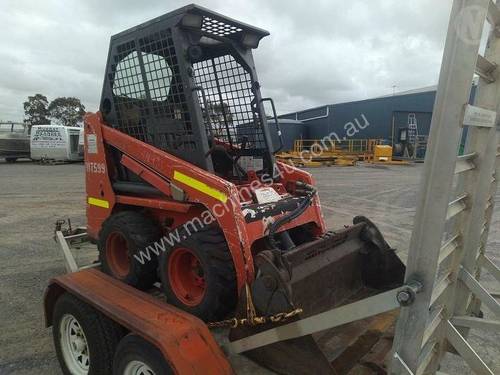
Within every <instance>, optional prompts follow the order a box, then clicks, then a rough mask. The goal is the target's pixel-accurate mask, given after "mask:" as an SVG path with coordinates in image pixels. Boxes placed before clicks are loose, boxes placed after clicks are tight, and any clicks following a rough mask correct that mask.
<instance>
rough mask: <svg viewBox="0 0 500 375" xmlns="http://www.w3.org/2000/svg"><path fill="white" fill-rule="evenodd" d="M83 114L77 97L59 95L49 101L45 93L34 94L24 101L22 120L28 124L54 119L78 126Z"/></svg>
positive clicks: (82, 107) (39, 123)
mask: <svg viewBox="0 0 500 375" xmlns="http://www.w3.org/2000/svg"><path fill="white" fill-rule="evenodd" d="M84 114H85V106H84V105H83V104H82V103H81V101H80V99H78V98H73V97H67V98H66V97H61V98H56V99H54V100H53V101H51V102H50V103H49V101H48V99H47V97H46V96H45V95H42V94H35V95H33V96H28V99H27V100H26V101H25V102H24V115H25V119H24V121H25V122H26V123H28V124H30V125H48V124H51V123H52V121H54V122H55V123H57V124H60V125H64V126H78V125H79V123H81V122H82V121H83V115H84Z"/></svg>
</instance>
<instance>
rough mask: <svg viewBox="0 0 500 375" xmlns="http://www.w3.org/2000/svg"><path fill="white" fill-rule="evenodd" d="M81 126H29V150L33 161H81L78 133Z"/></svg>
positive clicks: (80, 137)
mask: <svg viewBox="0 0 500 375" xmlns="http://www.w3.org/2000/svg"><path fill="white" fill-rule="evenodd" d="M82 130H83V128H80V127H74V126H63V125H35V126H33V127H32V128H31V139H30V152H31V159H32V160H35V161H47V160H51V161H67V162H72V161H82V160H83V149H82V147H81V139H82V138H83V137H82V136H81V135H80V134H81V132H82Z"/></svg>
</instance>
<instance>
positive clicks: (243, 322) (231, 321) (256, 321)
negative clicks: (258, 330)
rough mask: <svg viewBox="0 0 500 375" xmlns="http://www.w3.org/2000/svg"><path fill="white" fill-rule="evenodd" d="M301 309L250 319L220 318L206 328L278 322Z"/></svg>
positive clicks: (291, 316)
mask: <svg viewBox="0 0 500 375" xmlns="http://www.w3.org/2000/svg"><path fill="white" fill-rule="evenodd" d="M302 311H303V310H302V309H295V310H292V311H289V312H281V313H277V314H274V315H270V316H255V317H253V318H252V319H248V318H242V319H237V318H232V319H226V320H221V321H220V322H211V323H207V326H208V328H222V327H230V328H236V327H238V326H256V325H260V324H265V323H268V322H271V323H280V322H284V321H286V320H287V319H290V318H293V317H294V316H297V315H299V314H301V313H302Z"/></svg>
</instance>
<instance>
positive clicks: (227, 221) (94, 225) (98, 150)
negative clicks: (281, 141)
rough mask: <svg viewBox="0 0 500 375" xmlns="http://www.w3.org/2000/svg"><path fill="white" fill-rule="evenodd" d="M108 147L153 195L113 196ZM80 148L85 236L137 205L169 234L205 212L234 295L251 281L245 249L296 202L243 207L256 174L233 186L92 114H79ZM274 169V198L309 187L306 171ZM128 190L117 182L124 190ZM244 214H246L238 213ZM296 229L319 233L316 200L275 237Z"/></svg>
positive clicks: (255, 182) (257, 182)
mask: <svg viewBox="0 0 500 375" xmlns="http://www.w3.org/2000/svg"><path fill="white" fill-rule="evenodd" d="M111 148H112V149H114V150H118V151H120V153H121V154H122V156H121V158H120V160H119V163H120V165H121V166H124V167H125V168H127V169H128V170H130V171H132V172H134V173H135V174H136V175H137V176H139V177H140V178H141V179H142V180H144V181H145V182H147V183H148V184H149V186H148V187H152V188H153V190H155V191H156V192H157V193H158V197H151V196H149V197H137V196H134V195H133V194H131V193H129V192H119V190H120V188H123V183H120V182H119V181H118V182H117V180H116V179H117V175H116V169H115V164H114V162H113V160H112V157H113V156H112V155H111V152H110V149H111ZM85 149H86V159H85V165H86V186H87V218H88V224H87V232H88V235H89V236H90V237H91V238H93V239H97V238H98V236H99V231H100V229H101V226H102V224H103V222H104V220H106V218H108V217H109V216H110V215H111V214H112V213H116V212H119V211H120V210H125V209H127V208H134V207H144V208H145V209H147V210H148V211H149V212H150V213H151V214H152V215H153V216H155V218H156V219H157V221H158V222H159V223H163V222H166V221H167V220H168V221H169V222H170V225H169V226H168V228H167V229H169V230H175V228H178V227H180V226H182V225H185V224H186V223H192V220H193V218H196V217H198V218H201V219H203V218H206V217H208V216H207V215H204V214H203V213H204V212H207V211H208V212H209V213H210V215H211V217H210V218H208V219H207V220H210V221H211V220H212V218H215V220H216V221H217V223H218V224H219V226H220V228H221V229H222V230H223V232H224V236H225V238H226V241H227V243H228V246H229V250H230V252H231V256H232V259H233V262H234V266H235V270H236V277H237V282H238V290H241V288H242V287H243V286H244V285H245V283H246V282H251V281H252V280H253V278H254V265H253V255H252V244H253V243H255V242H256V241H258V240H259V239H261V238H263V237H265V236H266V235H267V234H266V230H267V226H268V223H269V220H277V219H278V218H279V217H281V216H283V214H284V213H285V212H286V211H288V210H293V209H294V208H295V207H296V205H297V204H298V203H297V202H298V199H300V197H289V198H288V199H284V200H283V202H282V203H280V202H277V203H276V204H275V205H274V206H276V207H275V209H272V210H269V207H268V206H266V205H246V206H244V205H243V204H242V203H241V200H240V199H241V198H242V193H241V192H242V191H243V192H245V191H248V189H250V190H252V189H254V188H255V186H257V187H260V186H262V182H261V181H260V180H259V179H258V177H257V176H255V175H254V176H253V179H252V180H250V181H247V182H246V184H243V185H235V184H233V183H230V182H228V181H226V180H224V179H222V178H220V177H218V176H216V175H214V174H212V173H210V172H208V171H205V170H203V169H201V168H198V167H195V166H194V165H192V164H191V163H189V162H186V161H184V160H181V159H179V158H177V157H175V156H173V155H170V154H169V153H167V152H165V151H162V150H159V149H157V148H156V147H154V146H151V145H148V144H145V143H144V142H142V141H140V140H137V139H135V138H133V137H131V136H129V135H127V134H125V133H123V132H121V131H118V130H115V129H113V128H111V127H109V126H107V125H106V124H105V123H104V122H103V120H102V117H101V115H100V114H99V113H97V114H89V115H87V116H86V117H85ZM276 165H277V168H278V170H279V173H280V176H281V181H280V183H273V184H272V187H273V188H274V189H275V190H276V191H278V192H279V193H280V194H283V195H287V194H288V191H287V189H290V190H291V191H293V190H292V189H294V184H295V183H296V182H297V181H301V182H304V183H308V184H311V185H312V184H314V181H313V179H312V176H311V175H310V174H309V173H308V172H305V171H302V170H300V169H298V168H294V167H290V166H288V165H284V164H282V163H279V162H278V163H276ZM252 184H253V185H252ZM129 186H130V185H125V187H126V188H127V187H129ZM134 186H137V185H134ZM140 186H143V185H140ZM287 202H288V203H290V202H291V204H289V205H288V206H289V207H288V208H283V207H282V206H281V205H282V204H286V203H287ZM245 209H247V211H245ZM248 210H252V211H251V212H250V214H246V215H245V212H249V211H248ZM254 213H255V214H254ZM201 219H199V220H201ZM197 222H198V221H197ZM301 225H310V226H311V228H312V229H313V234H314V235H321V234H323V233H325V231H326V229H325V224H324V221H323V217H322V214H321V209H320V203H319V198H318V197H317V196H315V197H314V198H313V201H312V204H311V205H310V206H309V207H308V208H307V209H306V210H305V211H304V213H303V214H302V215H301V216H299V217H298V218H297V219H295V220H294V221H292V222H290V223H287V224H284V225H283V226H281V227H280V228H279V230H278V232H281V231H284V230H287V229H291V228H295V227H299V226H301Z"/></svg>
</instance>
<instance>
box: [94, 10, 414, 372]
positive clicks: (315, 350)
mask: <svg viewBox="0 0 500 375" xmlns="http://www.w3.org/2000/svg"><path fill="white" fill-rule="evenodd" d="M267 35H269V33H268V32H267V31H265V30H262V29H259V28H256V27H253V26H250V25H247V24H244V23H242V22H239V21H236V20H233V19H231V18H228V17H225V16H222V15H220V14H217V13H215V12H212V11H210V10H207V9H205V8H202V7H199V6H196V5H188V6H185V7H183V8H180V9H178V10H176V11H173V12H171V13H168V14H165V15H163V16H161V17H158V18H155V19H153V20H151V21H149V22H146V23H144V24H141V25H139V26H137V27H134V28H131V29H129V30H126V31H124V32H121V33H119V34H117V35H115V36H113V37H112V38H111V42H110V48H109V55H108V62H107V66H106V72H105V77H104V86H103V89H102V98H101V103H100V111H99V112H98V113H95V114H88V115H87V116H86V117H85V165H86V192H87V220H88V227H87V232H88V235H89V236H90V237H91V238H93V239H94V240H95V241H96V242H97V244H98V249H99V257H100V262H101V267H102V270H103V271H104V272H105V273H107V274H109V275H111V276H113V277H114V278H116V279H119V280H122V281H123V282H125V283H127V284H129V285H132V286H134V287H136V288H139V289H143V290H147V289H148V288H150V287H151V286H152V285H153V284H154V283H155V282H157V281H160V282H161V286H162V289H163V292H164V294H165V295H166V297H167V302H168V303H170V304H172V305H174V306H177V307H179V308H181V309H183V310H185V311H187V312H189V313H191V314H194V315H196V316H198V317H199V318H201V319H203V320H204V321H206V322H212V323H213V322H217V321H220V320H224V319H226V321H230V322H231V321H234V322H238V321H242V320H243V321H246V322H247V323H249V324H248V325H244V326H238V327H233V330H232V332H231V335H230V336H231V337H230V338H231V340H236V339H239V338H242V337H245V336H247V335H250V334H252V333H253V332H256V331H258V330H262V329H266V328H268V327H269V326H270V325H273V324H281V323H280V322H276V321H275V322H274V323H272V322H271V323H265V324H261V325H258V324H257V323H258V322H259V318H262V317H264V318H265V317H271V316H276V315H279V314H283V313H285V314H288V315H287V316H288V318H289V319H292V320H293V319H299V318H303V317H306V316H309V315H312V314H316V313H318V312H322V311H325V310H327V309H330V308H332V307H334V306H339V305H342V304H345V303H348V302H352V301H355V300H356V299H358V298H362V297H366V296H368V295H371V294H374V293H379V292H382V291H384V290H387V289H389V288H393V287H396V286H398V285H401V284H402V282H403V276H404V266H403V265H402V263H401V262H400V261H399V259H398V258H397V256H396V255H395V253H394V250H393V249H391V248H390V247H389V246H388V244H387V243H386V242H385V241H384V239H383V237H382V235H381V234H380V232H379V231H378V229H377V228H376V227H375V225H374V224H373V223H371V222H370V221H369V220H368V219H366V218H364V217H356V218H355V219H354V221H353V224H352V225H350V226H347V227H345V228H343V229H341V230H338V231H334V232H329V231H327V229H326V228H325V224H324V221H323V216H322V213H321V205H320V201H319V197H318V194H317V191H316V188H315V186H314V181H313V178H312V177H311V175H310V174H309V173H307V172H306V171H303V170H300V169H298V168H294V167H291V166H289V165H285V164H282V163H279V162H276V161H275V159H274V153H275V152H277V151H279V149H280V147H281V144H282V142H281V141H280V142H274V143H273V141H272V140H273V138H274V139H281V133H280V130H279V123H278V121H277V116H276V111H275V109H274V103H273V101H272V99H270V98H263V97H262V95H261V92H260V83H259V81H258V78H257V73H256V69H255V65H254V61H253V57H252V49H255V48H257V47H258V45H259V42H260V40H261V39H262V38H263V37H265V36H267ZM266 102H268V103H269V104H270V107H271V108H272V115H273V116H272V118H271V120H269V121H268V117H267V116H266V113H265V111H264V103H266ZM272 133H274V137H273V134H272ZM276 135H277V136H276ZM231 318H234V319H233V320H231ZM262 321H266V320H265V319H264V320H262V319H261V320H260V322H262ZM235 325H236V324H235ZM330 336H331V337H330V340H323V344H325V343H326V345H323V347H321V348H320V346H321V345H320V343H318V342H316V341H315V340H314V339H313V338H312V337H311V336H306V337H303V338H300V339H294V340H287V341H284V342H280V343H277V344H272V345H268V346H266V347H264V348H259V349H256V350H253V351H251V352H249V355H250V356H252V358H254V359H255V360H256V361H258V362H260V363H262V364H264V365H265V366H267V367H269V368H271V369H273V370H275V371H278V372H281V373H329V372H331V371H332V368H331V366H330V362H331V360H332V355H333V354H327V353H326V351H327V350H328V349H331V350H330V351H332V348H333V346H335V345H333V344H332V343H331V341H332V338H334V337H335V334H334V333H333V334H332V335H330ZM328 347H329V348H328ZM339 350H340V351H341V348H340V349H339V348H334V350H333V351H335V352H336V353H337V354H338V352H339Z"/></svg>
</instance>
